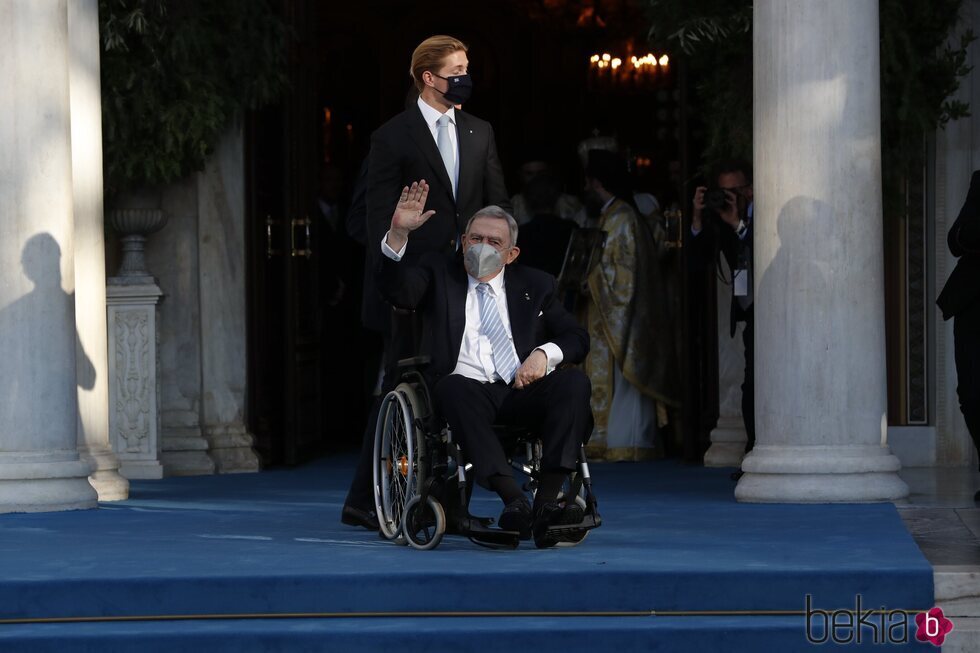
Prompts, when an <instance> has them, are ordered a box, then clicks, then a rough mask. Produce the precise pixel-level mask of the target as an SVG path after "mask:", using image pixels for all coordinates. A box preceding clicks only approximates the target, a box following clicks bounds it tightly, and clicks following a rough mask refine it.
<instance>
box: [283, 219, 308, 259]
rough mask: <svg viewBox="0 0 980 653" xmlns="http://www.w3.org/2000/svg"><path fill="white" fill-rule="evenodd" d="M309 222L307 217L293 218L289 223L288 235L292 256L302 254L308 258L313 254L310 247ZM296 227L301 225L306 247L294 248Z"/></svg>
mask: <svg viewBox="0 0 980 653" xmlns="http://www.w3.org/2000/svg"><path fill="white" fill-rule="evenodd" d="M311 224H312V222H311V221H310V219H309V217H305V218H293V220H292V222H291V223H290V225H291V226H290V229H289V237H290V240H291V245H292V255H293V256H294V257H295V256H303V257H305V258H310V257H311V256H313V250H312V249H311V248H310V225H311ZM296 227H303V228H304V233H305V234H306V247H304V248H303V249H297V248H296Z"/></svg>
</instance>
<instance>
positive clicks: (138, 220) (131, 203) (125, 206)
mask: <svg viewBox="0 0 980 653" xmlns="http://www.w3.org/2000/svg"><path fill="white" fill-rule="evenodd" d="M114 206H115V208H113V209H111V210H110V211H109V214H108V216H107V217H108V222H109V225H110V226H111V227H112V228H113V229H114V230H115V231H116V233H118V234H119V235H120V241H121V243H122V262H121V263H120V265H119V271H118V272H117V273H116V276H114V277H110V278H109V279H108V280H107V282H108V283H109V284H114V285H120V284H122V285H131V284H152V283H155V281H154V279H153V276H152V275H151V274H150V272H149V271H148V270H147V269H146V256H145V253H146V237H147V236H149V235H150V234H152V233H154V232H157V231H159V230H160V229H162V228H163V227H164V225H166V224H167V215H166V214H165V213H164V212H163V210H162V209H161V208H160V194H159V192H154V191H144V192H139V193H129V194H127V195H124V196H121V197H119V198H117V200H116V201H115V202H114Z"/></svg>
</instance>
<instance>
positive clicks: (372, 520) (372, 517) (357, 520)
mask: <svg viewBox="0 0 980 653" xmlns="http://www.w3.org/2000/svg"><path fill="white" fill-rule="evenodd" d="M340 521H341V522H343V523H344V524H347V525H348V526H361V527H362V528H366V529H368V530H369V531H376V530H379V529H380V528H381V525H380V524H379V523H378V515H377V513H375V512H374V511H373V510H361V509H360V508H355V507H354V506H352V505H350V504H347V503H345V504H344V509H343V510H342V511H341V513H340Z"/></svg>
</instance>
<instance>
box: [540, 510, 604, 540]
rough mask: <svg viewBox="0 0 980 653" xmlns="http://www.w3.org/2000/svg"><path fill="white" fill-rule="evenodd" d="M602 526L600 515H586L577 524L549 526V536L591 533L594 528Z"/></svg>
mask: <svg viewBox="0 0 980 653" xmlns="http://www.w3.org/2000/svg"><path fill="white" fill-rule="evenodd" d="M600 526H602V517H600V516H599V515H598V514H596V515H591V514H586V515H585V516H584V517H582V521H580V522H578V523H576V524H554V525H552V526H549V527H548V534H549V535H560V534H563V533H569V532H577V531H590V530H592V529H593V528H599V527H600Z"/></svg>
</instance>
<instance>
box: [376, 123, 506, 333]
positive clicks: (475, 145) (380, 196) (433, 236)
mask: <svg viewBox="0 0 980 653" xmlns="http://www.w3.org/2000/svg"><path fill="white" fill-rule="evenodd" d="M455 114H456V136H457V143H458V145H459V192H458V194H457V195H458V198H459V199H458V200H456V199H454V198H453V187H452V184H451V183H450V181H449V174H448V173H447V172H446V166H445V164H444V163H443V162H442V157H441V156H440V155H439V149H438V148H437V147H436V143H435V140H434V139H433V138H432V132H430V131H429V127H428V125H426V124H425V119H424V118H423V117H422V112H421V111H420V110H419V108H418V105H416V104H412V106H410V107H408V108H407V109H405V111H403V112H402V113H400V114H398V115H397V116H395V117H394V118H392V119H391V120H389V121H388V122H386V123H385V124H384V125H382V126H381V127H379V128H378V129H377V131H375V132H374V134H373V135H372V136H371V153H370V154H369V156H368V171H367V192H366V200H367V239H368V243H369V244H368V246H367V249H368V252H369V255H370V256H375V257H378V256H381V253H380V247H381V238H382V237H383V236H384V234H385V232H387V231H388V227H389V225H390V224H391V214H392V211H394V209H395V204H396V203H397V202H398V196H399V195H400V194H401V190H402V188H404V187H405V186H409V185H411V183H412V182H413V181H419V180H420V179H425V180H426V181H427V182H428V183H429V197H428V200H427V201H426V205H425V208H426V209H431V210H434V211H435V215H433V216H432V217H431V218H429V220H428V221H427V222H426V223H425V224H424V225H423V226H422V227H421V228H419V229H418V230H417V231H414V232H413V233H412V237H411V238H410V239H409V243H408V250H407V251H406V253H405V256H406V258H407V259H408V260H409V261H410V262H412V261H417V260H418V258H419V257H420V256H421V255H422V254H424V253H426V252H442V253H444V254H452V253H453V251H455V248H456V238H457V236H458V235H459V234H461V233H462V232H463V229H464V228H465V227H466V222H467V221H468V220H469V219H470V218H471V217H472V216H473V214H474V213H476V212H477V211H478V210H479V209H482V208H483V207H484V206H487V205H489V204H496V205H498V206H501V207H502V208H504V209H505V210H507V211H510V210H511V206H510V200H509V197H510V196H509V195H508V194H507V188H506V186H505V185H504V173H503V170H502V169H501V167H500V159H499V158H498V157H497V145H496V143H495V141H494V135H493V128H492V127H491V126H490V123H488V122H486V121H484V120H480V119H479V118H476V117H474V116H471V115H469V114H467V113H464V112H463V111H460V110H456V112H455ZM371 263H373V261H372V262H371ZM373 267H374V266H373V265H372V267H371V269H373ZM370 276H371V275H369V277H370ZM365 281H366V282H368V283H370V284H371V288H368V287H367V284H365V290H364V301H365V306H364V310H363V315H364V317H365V325H366V326H369V327H372V328H375V329H377V330H383V327H384V325H383V324H382V325H381V326H382V328H379V325H378V324H373V322H375V321H377V320H379V319H380V320H382V321H385V320H387V319H388V313H389V312H388V310H387V307H386V306H384V305H383V304H381V305H378V301H379V300H378V297H379V296H378V294H377V290H376V289H375V288H374V284H373V278H369V279H365Z"/></svg>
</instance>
